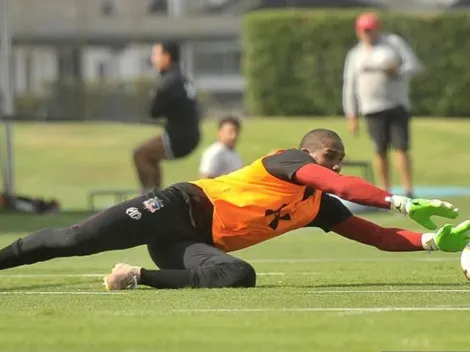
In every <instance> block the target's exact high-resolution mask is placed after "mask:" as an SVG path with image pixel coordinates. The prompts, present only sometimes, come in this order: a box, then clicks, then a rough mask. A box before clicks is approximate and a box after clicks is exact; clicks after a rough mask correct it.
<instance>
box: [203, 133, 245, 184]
mask: <svg viewBox="0 0 470 352" xmlns="http://www.w3.org/2000/svg"><path fill="white" fill-rule="evenodd" d="M241 167H243V162H242V159H241V158H240V156H239V155H238V153H237V152H236V151H235V150H233V149H230V148H227V147H226V146H225V145H224V144H222V143H220V142H215V143H214V144H212V145H210V146H209V147H208V148H207V149H206V150H205V151H204V153H203V154H202V158H201V164H200V166H199V173H200V174H201V175H203V176H206V177H210V178H214V177H218V176H222V175H225V174H228V173H230V172H232V171H235V170H238V169H240V168H241Z"/></svg>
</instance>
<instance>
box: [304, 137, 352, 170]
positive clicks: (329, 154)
mask: <svg viewBox="0 0 470 352" xmlns="http://www.w3.org/2000/svg"><path fill="white" fill-rule="evenodd" d="M310 155H311V156H312V157H313V158H314V159H315V161H316V162H317V164H318V165H320V166H323V167H326V168H328V169H330V170H332V171H334V172H337V173H339V172H340V171H341V166H342V163H343V159H344V156H345V155H346V154H345V151H344V145H343V142H342V141H341V140H333V139H325V140H324V141H323V143H322V145H321V147H320V148H318V149H317V150H315V151H313V152H311V153H310Z"/></svg>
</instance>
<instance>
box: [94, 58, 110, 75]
mask: <svg viewBox="0 0 470 352" xmlns="http://www.w3.org/2000/svg"><path fill="white" fill-rule="evenodd" d="M96 76H97V77H98V78H106V77H107V76H108V64H107V63H106V62H105V61H101V62H98V65H97V68H96Z"/></svg>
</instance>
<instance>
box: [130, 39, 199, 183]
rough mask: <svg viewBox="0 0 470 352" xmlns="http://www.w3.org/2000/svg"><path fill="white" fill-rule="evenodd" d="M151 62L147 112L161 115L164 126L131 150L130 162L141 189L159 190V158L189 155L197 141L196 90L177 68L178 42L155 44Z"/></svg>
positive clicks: (197, 107) (177, 157)
mask: <svg viewBox="0 0 470 352" xmlns="http://www.w3.org/2000/svg"><path fill="white" fill-rule="evenodd" d="M151 61H152V64H153V66H154V67H155V69H156V71H157V72H158V73H159V78H158V82H157V87H156V90H155V97H154V99H153V102H152V106H151V109H150V115H151V116H152V117H153V118H165V119H166V125H165V132H164V133H163V134H162V135H160V136H158V137H154V138H151V139H150V140H148V141H146V142H145V143H143V144H142V145H141V146H139V147H138V148H137V149H136V150H135V151H134V164H135V168H136V170H137V175H138V177H139V180H140V184H141V186H142V190H143V191H147V190H150V189H152V188H157V189H161V185H162V177H161V167H160V163H161V161H162V160H173V159H179V158H182V157H185V156H187V155H189V154H190V153H191V152H192V151H194V149H196V147H197V146H198V144H199V140H200V128H199V120H200V112H199V106H198V103H197V100H196V92H195V90H194V88H193V86H192V84H191V83H190V82H189V81H188V79H187V78H186V77H185V75H184V74H183V72H182V71H181V68H180V48H179V46H178V44H176V43H173V42H162V43H157V44H155V45H154V46H153V48H152V57H151Z"/></svg>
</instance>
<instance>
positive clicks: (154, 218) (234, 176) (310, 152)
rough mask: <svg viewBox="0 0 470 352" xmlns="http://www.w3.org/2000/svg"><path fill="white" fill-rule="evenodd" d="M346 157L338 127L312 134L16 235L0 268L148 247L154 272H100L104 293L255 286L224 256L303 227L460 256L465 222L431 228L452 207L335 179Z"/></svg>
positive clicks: (2, 253) (251, 275)
mask: <svg viewBox="0 0 470 352" xmlns="http://www.w3.org/2000/svg"><path fill="white" fill-rule="evenodd" d="M344 156H345V150H344V145H343V142H342V140H341V138H340V137H339V136H338V135H337V134H336V133H335V132H333V131H331V130H326V129H317V130H313V131H310V132H308V133H307V134H306V135H305V136H304V138H303V139H302V141H301V143H300V146H299V148H298V149H289V150H280V151H278V152H276V153H273V154H270V155H268V156H265V157H262V158H261V159H258V160H256V161H254V162H253V163H252V164H251V165H248V166H246V167H244V168H242V169H239V170H237V171H235V172H232V173H230V174H227V175H224V176H221V177H217V178H214V179H205V180H199V181H195V182H184V183H179V184H175V185H173V186H171V187H168V188H166V189H163V190H157V189H154V190H152V191H150V192H148V193H147V194H145V195H144V196H140V197H136V198H133V199H131V200H128V201H125V202H122V203H120V204H117V205H115V206H114V207H111V208H109V209H107V210H105V211H103V212H102V213H99V214H97V215H95V216H93V217H91V218H89V219H86V220H85V221H83V222H81V223H79V224H76V225H73V226H70V227H66V228H55V229H43V230H39V231H37V232H35V233H33V234H31V235H29V236H26V237H24V238H20V239H18V240H16V241H15V242H13V243H12V244H11V245H9V246H8V247H6V248H4V249H2V250H0V269H8V268H13V267H17V266H20V265H25V264H33V263H36V262H41V261H46V260H50V259H53V258H58V257H71V256H86V255H91V254H95V253H100V252H104V251H110V250H119V249H126V248H131V247H136V246H141V245H146V246H147V248H148V251H149V254H150V256H151V258H152V259H153V261H154V263H155V264H156V265H157V266H158V267H159V269H160V270H153V269H146V268H141V267H139V266H132V265H129V264H117V265H116V266H115V267H114V268H113V269H112V272H111V273H110V274H109V275H107V276H106V277H105V278H104V283H105V286H106V288H107V289H109V290H119V289H125V288H134V287H136V286H137V285H139V284H140V285H145V286H150V287H155V288H160V289H164V288H174V289H176V288H184V287H193V288H202V287H205V288H216V287H253V286H255V285H256V273H255V270H254V268H253V267H252V266H251V265H250V264H249V263H247V262H246V261H244V260H241V259H239V258H236V257H234V256H232V255H230V254H229V253H230V252H234V251H237V250H240V249H243V248H247V247H250V246H253V245H256V244H259V243H261V242H263V241H266V240H269V239H272V238H274V237H276V236H280V235H282V234H284V233H287V232H289V231H292V230H295V229H299V228H304V227H316V228H321V229H323V230H324V231H325V232H329V231H332V232H335V233H337V234H338V235H341V236H343V237H346V238H349V239H351V240H354V241H358V242H361V243H364V244H366V245H370V246H374V247H376V248H378V249H380V250H384V251H397V252H398V251H402V252H403V251H423V250H426V251H437V250H441V251H446V252H456V251H460V250H462V249H463V248H464V247H465V245H466V244H467V243H468V242H469V241H470V221H465V222H463V223H461V224H460V225H458V226H456V227H452V226H451V225H445V226H443V227H441V228H440V229H437V225H436V224H435V223H434V222H433V221H432V219H431V217H432V216H435V215H436V216H442V217H445V218H451V219H453V218H456V217H457V215H458V210H457V209H456V208H455V207H454V206H453V205H452V204H450V203H447V202H443V201H440V200H424V199H414V200H413V199H409V198H406V197H401V196H395V195H392V194H390V193H388V192H386V191H384V190H382V189H380V188H377V187H375V186H373V185H372V184H370V183H368V182H366V181H364V180H363V179H361V178H358V177H352V176H341V175H339V172H340V170H341V163H342V160H343V158H344ZM329 194H334V195H337V196H339V197H340V198H342V199H345V200H348V201H351V202H355V203H358V204H362V205H366V206H375V207H379V208H383V209H390V210H391V211H395V212H398V213H402V214H404V215H407V216H408V217H410V218H411V219H413V220H415V221H416V222H418V223H419V224H421V225H423V226H424V227H426V228H427V229H428V230H429V231H430V232H426V233H421V232H414V231H408V230H404V229H399V228H385V227H382V226H379V225H376V224H374V223H372V222H370V221H367V220H365V219H361V218H359V217H356V216H354V215H352V214H351V212H350V211H349V210H348V209H347V208H346V207H345V206H344V205H343V204H342V203H341V201H339V200H338V199H336V198H334V197H332V196H330V195H329ZM434 230H437V231H435V232H431V231H434Z"/></svg>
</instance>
